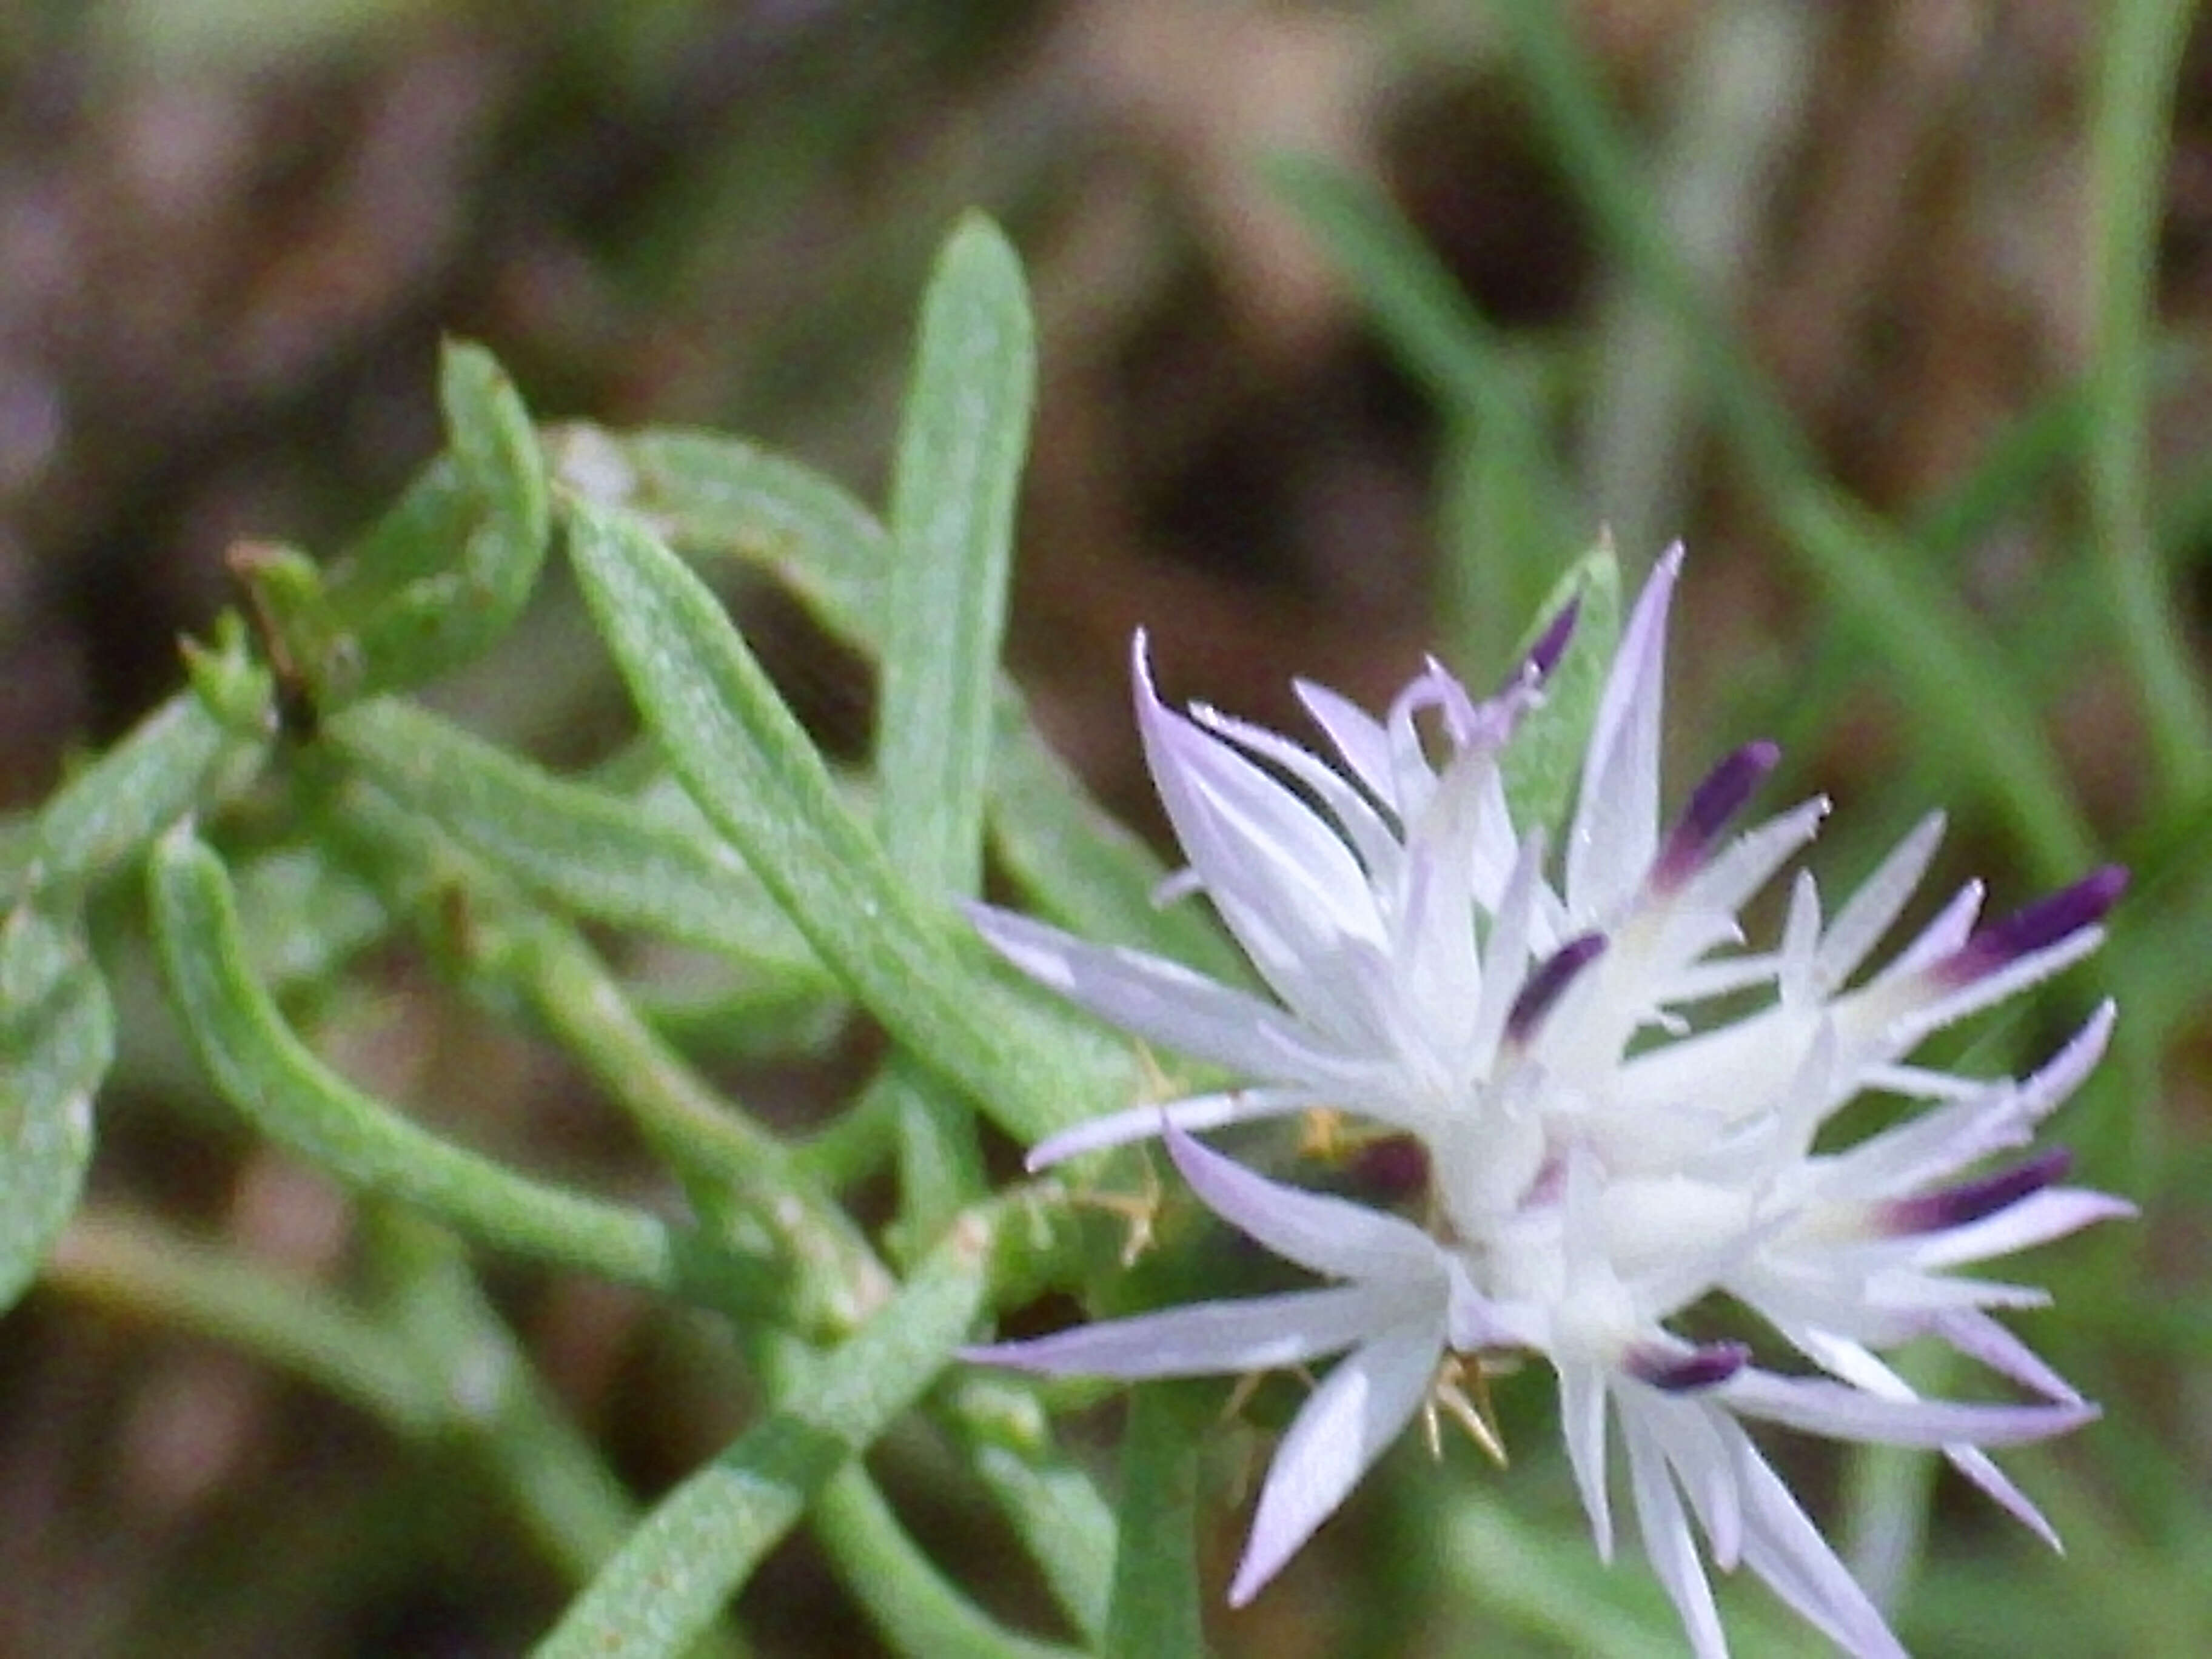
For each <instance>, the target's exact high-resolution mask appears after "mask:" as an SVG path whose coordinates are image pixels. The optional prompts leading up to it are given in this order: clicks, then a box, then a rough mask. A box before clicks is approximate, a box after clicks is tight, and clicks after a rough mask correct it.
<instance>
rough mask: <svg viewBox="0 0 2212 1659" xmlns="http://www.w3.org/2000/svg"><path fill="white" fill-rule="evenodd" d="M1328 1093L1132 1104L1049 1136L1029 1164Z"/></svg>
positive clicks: (1316, 1101) (1290, 1107)
mask: <svg viewBox="0 0 2212 1659" xmlns="http://www.w3.org/2000/svg"><path fill="white" fill-rule="evenodd" d="M1327 1098H1328V1097H1325V1096H1322V1095H1319V1094H1316V1092H1314V1091H1312V1090H1310V1089H1232V1090H1230V1091H1227V1092H1225V1093H1223V1094H1214V1095H1193V1096H1191V1097H1189V1098H1188V1099H1187V1100H1171V1101H1170V1102H1168V1103H1166V1104H1165V1105H1164V1106H1132V1107H1130V1108H1129V1109H1127V1110H1126V1111H1121V1112H1109V1113H1108V1114H1107V1115H1105V1116H1104V1117H1094V1118H1092V1119H1091V1121H1089V1122H1087V1123H1079V1124H1077V1125H1076V1126H1075V1127H1073V1128H1072V1129H1062V1130H1061V1131H1060V1133H1058V1134H1056V1135H1047V1136H1046V1137H1045V1138H1044V1139H1042V1140H1040V1141H1039V1142H1037V1144H1036V1146H1032V1147H1030V1151H1029V1156H1028V1157H1027V1158H1024V1159H1023V1160H1022V1164H1023V1167H1024V1168H1025V1169H1027V1170H1030V1172H1031V1173H1035V1172H1036V1170H1048V1169H1050V1168H1051V1167H1052V1166H1053V1165H1054V1164H1061V1163H1065V1162H1066V1160H1067V1159H1069V1158H1075V1157H1077V1156H1079V1155H1080V1154H1081V1153H1084V1152H1103V1151H1104V1150H1105V1149H1106V1148H1107V1147H1109V1146H1127V1145H1129V1143H1130V1142H1132V1141H1136V1140H1150V1139H1152V1137H1153V1136H1154V1135H1157V1134H1158V1133H1160V1131H1161V1130H1162V1129H1164V1127H1167V1126H1168V1125H1169V1124H1173V1125H1174V1126H1175V1127H1176V1128H1178V1129H1181V1130H1182V1131H1183V1132H1184V1133H1187V1134H1203V1133H1206V1132H1207V1131H1209V1130H1212V1129H1224V1128H1227V1127H1229V1126H1230V1125H1231V1124H1232V1123H1256V1122H1258V1121H1261V1119H1263V1118H1270V1117H1282V1116H1285V1115H1287V1114H1289V1113H1291V1112H1302V1111H1304V1110H1305V1109H1307V1108H1309V1107H1312V1106H1319V1105H1322V1104H1324V1103H1326V1100H1327Z"/></svg>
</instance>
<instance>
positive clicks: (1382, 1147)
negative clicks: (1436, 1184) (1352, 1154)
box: [1352, 1135, 1429, 1203]
mask: <svg viewBox="0 0 2212 1659" xmlns="http://www.w3.org/2000/svg"><path fill="white" fill-rule="evenodd" d="M1352 1180H1353V1182H1355V1183H1356V1184H1357V1185H1358V1188H1359V1190H1360V1191H1361V1192H1362V1193H1364V1194H1368V1195H1370V1196H1372V1197H1376V1198H1381V1199H1383V1200H1388V1201H1390V1202H1393V1203H1397V1202H1402V1201H1404V1200H1408V1199H1413V1198H1418V1197H1419V1195H1420V1194H1423V1193H1425V1192H1426V1191H1427V1190H1428V1187H1429V1154H1428V1152H1427V1151H1426V1149H1425V1148H1424V1147H1423V1146H1422V1145H1421V1143H1420V1142H1419V1140H1417V1139H1414V1138H1413V1136H1412V1135H1385V1136H1383V1138H1382V1139H1380V1140H1370V1142H1368V1143H1367V1145H1366V1146H1362V1147H1361V1148H1360V1149H1359V1153H1358V1157H1357V1158H1355V1159H1354V1160H1353V1162H1352Z"/></svg>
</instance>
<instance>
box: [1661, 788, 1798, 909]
mask: <svg viewBox="0 0 2212 1659" xmlns="http://www.w3.org/2000/svg"><path fill="white" fill-rule="evenodd" d="M1827 815H1828V800H1827V798H1826V796H1825V795H1816V796H1814V798H1813V799H1811V800H1807V801H1800V802H1799V803H1798V804H1797V805H1795V806H1793V807H1791V808H1790V810H1789V811H1786V812H1784V813H1782V814H1780V815H1779V816H1778V817H1771V818H1769V819H1768V820H1767V821H1766V822H1765V823H1761V824H1759V825H1758V826H1757V827H1756V828H1753V829H1747V830H1745V831H1744V833H1743V834H1742V835H1741V836H1737V837H1736V838H1735V840H1734V841H1732V842H1729V844H1728V846H1727V847H1726V848H1723V849H1722V851H1721V852H1720V853H1719V854H1718V855H1717V856H1716V857H1715V858H1713V859H1712V860H1711V861H1709V862H1708V863H1707V864H1706V865H1705V866H1704V867H1703V868H1702V869H1700V870H1699V871H1698V872H1696V873H1695V874H1694V875H1693V876H1692V877H1691V878H1690V879H1689V881H1688V883H1687V884H1686V885H1685V886H1684V887H1683V889H1682V893H1681V896H1680V899H1679V900H1677V903H1678V904H1679V905H1680V907H1681V908H1685V909H1700V910H1705V909H1710V910H1715V911H1721V912H1724V913H1726V914H1728V915H1731V916H1733V915H1734V914H1735V912H1736V911H1737V910H1739V909H1741V908H1742V907H1743V905H1744V904H1745V903H1746V902H1747V901H1748V900H1749V899H1750V897H1751V896H1752V895H1753V894H1754V893H1756V892H1757V891H1759V889H1760V888H1762V887H1764V886H1765V885H1766V884H1767V883H1768V881H1770V880H1771V879H1772V878H1773V875H1774V872H1776V871H1777V870H1779V869H1780V868H1781V867H1782V866H1783V863H1784V860H1787V859H1788V858H1789V857H1790V854H1792V853H1795V852H1796V851H1797V849H1798V848H1801V847H1803V846H1804V845H1805V844H1806V843H1807V842H1809V841H1811V840H1812V839H1813V837H1814V835H1815V834H1817V833H1818V832H1819V830H1820V822H1821V820H1822V819H1823V818H1825V817H1827Z"/></svg>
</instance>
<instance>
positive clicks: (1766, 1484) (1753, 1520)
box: [1736, 1431, 1911, 1659]
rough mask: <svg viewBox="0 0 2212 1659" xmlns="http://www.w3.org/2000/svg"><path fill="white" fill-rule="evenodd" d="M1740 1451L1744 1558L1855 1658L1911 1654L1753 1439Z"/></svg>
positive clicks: (1901, 1658) (1743, 1441)
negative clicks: (1754, 1445)
mask: <svg viewBox="0 0 2212 1659" xmlns="http://www.w3.org/2000/svg"><path fill="white" fill-rule="evenodd" d="M1740 1434H1741V1431H1739V1435H1740ZM1736 1450H1737V1465H1738V1479H1739V1481H1740V1484H1741V1487H1742V1490H1743V1492H1744V1497H1745V1510H1746V1514H1747V1522H1746V1525H1745V1528H1744V1549H1743V1559H1744V1564H1745V1565H1747V1566H1748V1567H1749V1568H1750V1569H1751V1570H1752V1571H1753V1572H1755V1573H1757V1574H1758V1575H1759V1577H1761V1578H1763V1579H1765V1581H1766V1582H1767V1583H1768V1584H1770V1585H1771V1586H1772V1588H1773V1589H1774V1593H1775V1594H1776V1595H1779V1596H1780V1597H1781V1598H1782V1599H1783V1600H1784V1601H1787V1602H1788V1603H1789V1604H1790V1606H1791V1607H1795V1608H1796V1610H1797V1612H1798V1613H1799V1614H1800V1615H1801V1616H1802V1617H1803V1618H1804V1619H1805V1620H1808V1622H1809V1623H1811V1624H1812V1625H1813V1626H1814V1628H1815V1629H1817V1630H1819V1631H1820V1632H1822V1633H1823V1634H1825V1635H1826V1637H1827V1638H1828V1639H1829V1640H1830V1641H1832V1642H1833V1643H1835V1644H1837V1645H1838V1647H1840V1648H1842V1649H1843V1650H1844V1652H1846V1653H1848V1654H1850V1655H1851V1656H1853V1659H1911V1656H1909V1655H1908V1654H1907V1653H1906V1652H1905V1646H1904V1644H1902V1643H1900V1642H1899V1640H1898V1639H1897V1637H1896V1636H1895V1634H1894V1633H1893V1632H1892V1631H1891V1630H1890V1628H1889V1626H1888V1624H1887V1621H1886V1620H1884V1619H1883V1618H1882V1616H1881V1609H1880V1608H1879V1607H1875V1604H1874V1603H1873V1602H1872V1601H1869V1600H1868V1599H1867V1594H1866V1592H1865V1591H1864V1590H1863V1589H1861V1588H1860V1587H1859V1583H1858V1581H1857V1579H1855V1578H1853V1577H1851V1575H1850V1572H1849V1571H1847V1570H1846V1569H1845V1567H1844V1564H1843V1563H1842V1562H1841V1561H1840V1560H1838V1559H1837V1557H1836V1553H1835V1552H1834V1551H1833V1550H1832V1549H1830V1548H1829V1547H1828V1543H1827V1541H1826V1539H1824V1538H1822V1537H1821V1536H1820V1529H1819V1528H1816V1527H1815V1526H1814V1524H1813V1522H1812V1520H1811V1518H1810V1517H1809V1516H1807V1515H1806V1513H1805V1511H1804V1510H1803V1509H1802V1507H1801V1506H1800V1505H1799V1504H1798V1502H1797V1500H1796V1498H1795V1497H1793V1496H1792V1495H1791V1493H1790V1488H1789V1487H1788V1486H1785V1485H1784V1483H1783V1480H1782V1477H1781V1476H1779V1475H1778V1474H1775V1473H1774V1470H1773V1468H1771V1466H1770V1465H1769V1464H1768V1463H1767V1462H1766V1460H1765V1458H1763V1457H1761V1456H1760V1455H1759V1452H1758V1449H1756V1448H1755V1447H1753V1445H1752V1443H1751V1442H1750V1441H1749V1440H1748V1439H1747V1438H1740V1439H1739V1440H1738V1442H1737V1445H1736Z"/></svg>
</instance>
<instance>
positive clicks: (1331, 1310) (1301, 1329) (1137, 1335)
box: [960, 1285, 1376, 1379]
mask: <svg viewBox="0 0 2212 1659" xmlns="http://www.w3.org/2000/svg"><path fill="white" fill-rule="evenodd" d="M1375 1324H1376V1307H1375V1302H1374V1298H1373V1297H1371V1296H1370V1295H1369V1294H1368V1293H1367V1292H1366V1291H1364V1290H1363V1289H1361V1288H1359V1287H1358V1286H1356V1285H1327V1286H1324V1287H1322V1288H1321V1289H1319V1290H1311V1291H1287V1292H1285V1293H1284V1294H1282V1295H1279V1296H1259V1297H1248V1298H1246V1299H1244V1300H1242V1301H1235V1302H1200V1303H1196V1304H1193V1305H1192V1306H1190V1307H1188V1308H1169V1309H1165V1310H1162V1311H1161V1312H1158V1313H1148V1314H1137V1315H1134V1316H1132V1317H1130V1318H1127V1319H1108V1320H1102V1321H1100V1322H1098V1323H1097V1324H1094V1325H1078V1326H1076V1327H1075V1328H1073V1329H1071V1330H1065V1331H1057V1332H1054V1334H1052V1335H1050V1336H1039V1337H1032V1338H1030V1339H1029V1340H1026V1341H1020V1342H994V1343H991V1344H989V1345H988V1346H981V1347H971V1348H963V1349H962V1350H961V1351H960V1357H961V1358H963V1359H967V1360H970V1361H973V1362H974V1363H975V1364H983V1365H1005V1366H1007V1367H1010V1368H1011V1369H1012V1370H1024V1371H1041V1372H1043V1373H1044V1374H1046V1375H1047V1376H1119V1377H1124V1378H1129V1379H1135V1378H1140V1377H1156V1376H1236V1375H1238V1374H1240V1373H1243V1372H1246V1371H1267V1370H1277V1369H1279V1367H1282V1366H1285V1365H1302V1364H1304V1363H1305V1362H1306V1361H1308V1360H1310V1359H1319V1358H1322V1357H1324V1356H1325V1355H1328V1354H1333V1353H1337V1352H1341V1351H1342V1350H1344V1349H1346V1348H1348V1347H1350V1346H1352V1345H1353V1344H1354V1343H1356V1342H1362V1341H1364V1340H1367V1338H1368V1337H1369V1336H1370V1335H1372V1334H1373V1333H1374V1328H1375Z"/></svg>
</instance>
